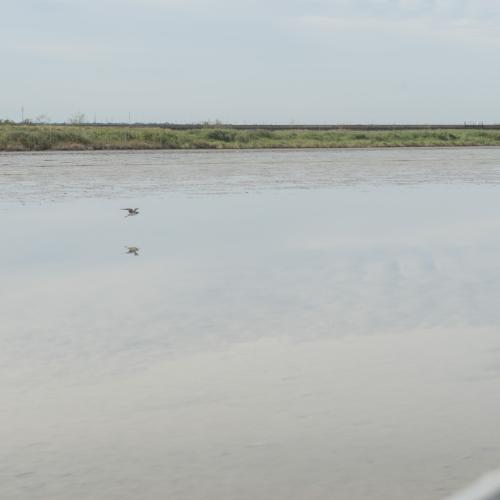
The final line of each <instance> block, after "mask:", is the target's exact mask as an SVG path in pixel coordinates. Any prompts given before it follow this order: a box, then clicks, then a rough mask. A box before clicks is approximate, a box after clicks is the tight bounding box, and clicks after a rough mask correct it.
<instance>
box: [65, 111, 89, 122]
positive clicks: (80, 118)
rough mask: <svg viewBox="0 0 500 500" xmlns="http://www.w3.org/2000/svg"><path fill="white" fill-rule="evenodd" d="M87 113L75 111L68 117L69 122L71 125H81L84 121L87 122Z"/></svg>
mask: <svg viewBox="0 0 500 500" xmlns="http://www.w3.org/2000/svg"><path fill="white" fill-rule="evenodd" d="M86 121H87V120H86V117H85V113H80V112H78V113H74V114H73V115H71V116H70V117H69V118H68V123H69V124H70V125H81V124H82V123H86Z"/></svg>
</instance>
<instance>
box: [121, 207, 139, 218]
mask: <svg viewBox="0 0 500 500" xmlns="http://www.w3.org/2000/svg"><path fill="white" fill-rule="evenodd" d="M120 210H126V211H127V212H128V214H127V215H126V216H125V217H130V216H131V215H139V209H138V208H121V209H120Z"/></svg>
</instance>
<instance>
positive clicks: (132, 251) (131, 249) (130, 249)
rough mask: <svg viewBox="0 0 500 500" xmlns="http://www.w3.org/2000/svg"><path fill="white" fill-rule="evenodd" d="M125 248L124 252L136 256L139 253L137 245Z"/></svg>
mask: <svg viewBox="0 0 500 500" xmlns="http://www.w3.org/2000/svg"><path fill="white" fill-rule="evenodd" d="M125 248H126V249H127V251H126V253H127V254H134V255H135V256H136V257H137V256H138V255H139V248H138V247H125Z"/></svg>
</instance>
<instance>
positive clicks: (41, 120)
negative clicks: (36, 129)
mask: <svg viewBox="0 0 500 500" xmlns="http://www.w3.org/2000/svg"><path fill="white" fill-rule="evenodd" d="M35 123H38V124H40V125H43V124H46V123H50V118H49V117H48V116H47V115H46V114H45V113H42V114H41V115H38V116H37V117H36V118H35Z"/></svg>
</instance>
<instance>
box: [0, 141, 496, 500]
mask: <svg viewBox="0 0 500 500" xmlns="http://www.w3.org/2000/svg"><path fill="white" fill-rule="evenodd" d="M499 184H500V149H495V148H474V149H430V150H429V149H397V150H396V149H395V150H334V151H317V150H315V151H254V152H252V151H248V152H239V151H227V152H153V153H151V152H140V153H130V152H127V153H116V152H109V153H37V154H0V221H1V234H2V245H1V249H0V256H1V260H0V276H1V278H2V287H1V289H0V321H1V323H0V328H1V330H0V371H1V377H0V394H1V398H2V399H1V411H0V442H1V443H2V445H1V447H0V498H6V499H9V500H10V499H13V500H17V499H19V500H21V499H22V500H26V499H28V500H31V499H44V500H45V499H51V500H66V499H68V498H71V499H74V500H80V499H82V500H83V499H85V500H87V499H92V500H114V499H117V500H118V499H120V500H121V499H124V500H128V499H137V498H141V499H146V500H149V499H151V500H157V499H164V498H172V499H179V500H214V499H217V500H239V499H241V500H255V499H259V500H281V499H283V500H285V499H286V500H295V499H296V500H303V499H308V500H315V499H318V500H323V499H325V500H326V499H329V500H330V499H339V500H345V499H349V500H356V499H361V498H372V499H380V500H382V499H384V500H387V499H389V500H400V499H402V498H405V499H406V500H411V499H415V500H416V499H419V500H426V499H429V500H431V499H436V500H437V499H439V498H442V497H444V496H446V495H448V494H449V493H451V492H453V491H454V490H455V489H457V488H459V487H461V486H462V485H464V484H466V483H467V482H469V481H470V480H472V479H474V478H475V477H476V476H477V475H480V474H481V473H483V472H485V471H487V470H489V469H492V468H496V467H498V466H500V432H498V421H499V420H500V398H499V397H498V394H500V331H499V327H498V325H499V324H500V311H499V308H498V303H499V299H500V260H499V255H500V201H499V196H498V189H499ZM128 206H131V207H140V215H138V216H135V217H125V216H124V215H125V212H123V211H121V210H120V209H121V208H123V207H128ZM126 246H136V247H138V248H139V251H138V255H137V256H135V255H134V254H133V253H131V254H129V253H127V250H126V248H125V247H126Z"/></svg>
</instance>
